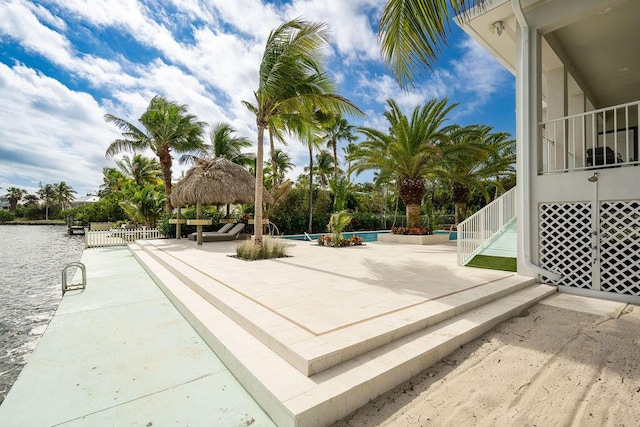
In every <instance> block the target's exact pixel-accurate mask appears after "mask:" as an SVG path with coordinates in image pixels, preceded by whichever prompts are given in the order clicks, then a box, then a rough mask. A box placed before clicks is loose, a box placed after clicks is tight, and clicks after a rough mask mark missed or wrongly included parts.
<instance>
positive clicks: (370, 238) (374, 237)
mask: <svg viewBox="0 0 640 427" xmlns="http://www.w3.org/2000/svg"><path fill="white" fill-rule="evenodd" d="M390 232H391V230H377V231H356V232H345V233H342V235H343V236H344V238H345V239H350V238H351V236H353V235H354V234H355V235H357V236H360V237H361V238H362V241H363V242H377V241H378V234H388V233H390ZM434 233H435V234H444V233H448V234H449V240H456V237H457V233H456V232H455V231H453V232H451V233H449V232H448V231H446V230H436V231H435V232H434ZM323 234H329V233H316V234H292V235H289V236H282V238H283V239H289V240H307V241H309V239H308V238H307V236H309V237H310V238H311V241H313V242H315V241H316V240H318V238H319V237H320V236H322V235H323Z"/></svg>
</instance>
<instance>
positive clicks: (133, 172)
mask: <svg viewBox="0 0 640 427" xmlns="http://www.w3.org/2000/svg"><path fill="white" fill-rule="evenodd" d="M116 165H118V168H120V171H121V172H122V174H123V175H124V176H126V177H128V178H130V179H132V180H133V182H134V183H135V185H137V186H141V185H144V184H158V183H160V178H161V177H162V171H161V169H160V163H158V160H156V159H154V158H149V157H144V156H143V155H142V154H135V155H134V156H133V158H130V157H129V156H127V155H125V156H123V157H122V160H119V161H116Z"/></svg>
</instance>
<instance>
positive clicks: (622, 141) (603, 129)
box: [538, 101, 640, 174]
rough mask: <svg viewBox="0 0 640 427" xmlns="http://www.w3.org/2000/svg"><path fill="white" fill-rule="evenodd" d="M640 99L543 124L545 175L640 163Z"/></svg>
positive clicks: (540, 169) (541, 167)
mask: <svg viewBox="0 0 640 427" xmlns="http://www.w3.org/2000/svg"><path fill="white" fill-rule="evenodd" d="M639 122H640V101H636V102H630V103H628V104H621V105H616V106H613V107H607V108H602V109H600V110H594V111H587V112H586V113H580V114H574V115H572V116H567V117H561V118H558V119H552V120H547V121H544V122H541V123H540V127H541V132H542V140H541V144H542V147H541V148H542V150H541V151H542V162H541V163H540V165H539V169H538V172H539V173H541V174H547V173H556V172H569V171H574V170H585V169H599V168H608V167H620V166H627V165H638V164H639V161H638V123H639Z"/></svg>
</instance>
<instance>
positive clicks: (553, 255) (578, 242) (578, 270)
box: [539, 202, 592, 288]
mask: <svg viewBox="0 0 640 427" xmlns="http://www.w3.org/2000/svg"><path fill="white" fill-rule="evenodd" d="M539 219H540V227H539V233H540V234H539V238H540V245H539V248H540V266H541V267H542V268H545V269H547V270H551V271H557V272H559V273H561V274H562V276H563V277H562V278H561V279H560V280H559V281H554V280H551V279H549V278H547V277H542V279H543V281H544V282H546V283H554V284H557V285H565V286H573V287H578V288H590V287H591V267H592V261H591V259H592V258H591V234H590V231H591V204H590V203H581V202H578V203H543V204H541V205H540V209H539Z"/></svg>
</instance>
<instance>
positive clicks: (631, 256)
mask: <svg viewBox="0 0 640 427" xmlns="http://www.w3.org/2000/svg"><path fill="white" fill-rule="evenodd" d="M600 248H601V249H600V262H601V268H600V283H601V285H600V288H601V290H603V291H606V292H615V293H619V294H627V295H637V296H640V201H637V200H636V201H612V202H601V203H600Z"/></svg>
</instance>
